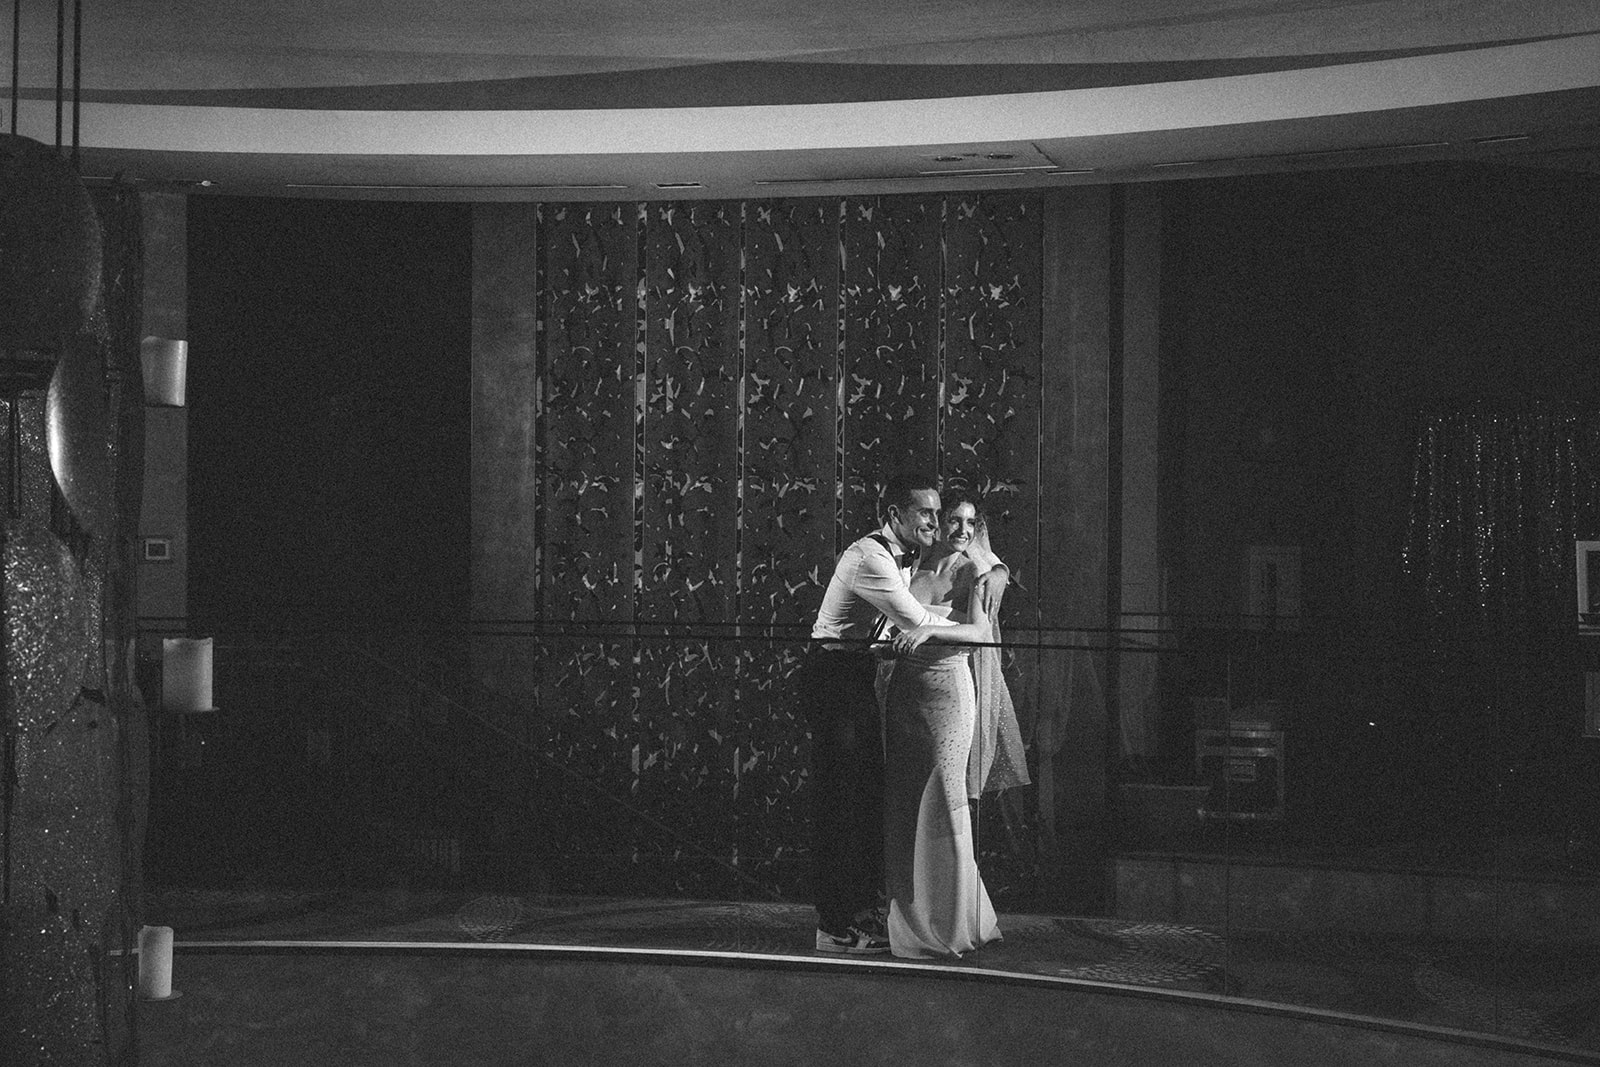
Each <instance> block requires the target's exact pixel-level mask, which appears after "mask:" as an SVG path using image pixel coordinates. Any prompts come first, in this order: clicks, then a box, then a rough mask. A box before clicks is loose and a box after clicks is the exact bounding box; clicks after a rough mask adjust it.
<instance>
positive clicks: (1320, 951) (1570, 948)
mask: <svg viewBox="0 0 1600 1067" xmlns="http://www.w3.org/2000/svg"><path fill="white" fill-rule="evenodd" d="M144 921H145V922H147V923H150V924H152V925H164V926H172V927H173V928H174V929H175V932H176V937H177V940H178V941H179V942H180V944H182V943H185V942H215V941H223V942H233V941H278V940H313V941H359V942H371V941H397V942H467V943H484V942H507V943H523V944H538V945H557V946H592V947H600V948H607V947H627V948H660V949H680V950H688V951H727V952H740V953H749V954H753V955H757V956H761V955H768V956H796V955H806V954H809V953H811V951H812V950H811V941H812V936H813V930H814V926H813V923H814V918H813V913H812V912H811V910H810V908H809V907H807V906H805V905H802V904H795V903H780V902H751V903H729V902H695V901H679V900H625V899H595V898H585V899H576V898H568V899H558V898H534V897H521V896H510V895H473V894H461V893H457V894H451V893H409V892H404V891H399V890H396V891H391V892H388V893H371V892H368V893H362V892H353V891H329V892H288V891H272V892H255V893H252V892H237V891H227V892H224V891H199V890H176V889H168V890H162V891H156V892H152V893H151V894H149V896H148V898H147V906H146V914H145V916H144ZM1001 928H1002V930H1003V931H1004V934H1005V938H1004V941H1003V942H1001V943H999V944H995V945H990V946H986V947H984V948H983V949H981V950H979V951H977V952H975V953H972V954H971V955H970V956H969V957H967V958H966V959H965V960H962V961H957V962H955V963H954V964H953V966H956V967H962V968H972V969H977V970H983V971H999V972H1010V973H1016V974H1027V975H1048V976H1056V977H1067V978H1081V979H1089V980H1094V981H1102V982H1110V983H1118V984H1127V985H1138V986H1147V987H1158V988H1163V989H1172V990H1185V991H1194V992H1202V993H1212V994H1221V995H1224V996H1228V997H1234V998H1242V999H1247V1000H1256V1001H1267V1002H1272V1003H1279V1004H1287V1005H1293V1006H1297V1007H1308V1008H1314V1009H1321V1010H1327V1011H1334V1012H1342V1013H1350V1014H1354V1015H1362V1016H1371V1017H1375V1018H1378V1019H1385V1020H1393V1021H1400V1022H1407V1023H1417V1024H1423V1025H1429V1026H1437V1027H1444V1028H1451V1029H1460V1030H1467V1031H1474V1032H1479V1033H1487V1034H1494V1035H1499V1036H1502V1037H1508V1038H1514V1039H1518V1040H1522V1041H1528V1042H1533V1043H1537V1044H1540V1045H1546V1046H1551V1047H1554V1048H1559V1049H1566V1050H1569V1051H1570V1052H1572V1053H1576V1054H1578V1055H1579V1057H1580V1058H1583V1059H1592V1061H1593V1062H1596V1063H1600V954H1597V953H1596V952H1595V951H1594V947H1593V946H1592V945H1588V944H1586V943H1581V942H1580V943H1560V944H1554V943H1546V944H1543V945H1509V944H1501V943H1496V942H1494V941H1492V940H1488V939H1485V940H1482V941H1475V940H1456V941H1449V942H1445V941H1439V940H1416V941H1408V940H1405V939H1403V938H1396V937H1392V936H1389V937H1376V936H1362V935H1354V934H1326V935H1321V934H1282V933H1280V934H1268V933H1250V932H1241V931H1238V930H1230V931H1227V934H1226V936H1224V932H1223V931H1221V930H1218V929H1214V928H1205V927H1200V926H1189V925H1183V924H1178V923H1165V922H1140V921H1132V920H1125V919H1110V918H1082V917H1071V916H1059V915H1041V914H1003V915H1002V916H1001ZM925 966H950V965H949V964H938V965H935V964H926V965H925Z"/></svg>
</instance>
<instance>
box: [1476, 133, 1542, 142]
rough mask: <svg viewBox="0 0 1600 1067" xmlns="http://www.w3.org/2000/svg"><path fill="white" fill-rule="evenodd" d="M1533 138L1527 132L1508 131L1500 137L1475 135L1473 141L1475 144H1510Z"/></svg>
mask: <svg viewBox="0 0 1600 1067" xmlns="http://www.w3.org/2000/svg"><path fill="white" fill-rule="evenodd" d="M1531 140H1533V138H1532V137H1530V136H1529V135H1528V134H1525V133H1508V134H1503V135H1501V136H1499V137H1474V138H1473V139H1472V143H1473V144H1510V143H1511V142H1513V141H1531Z"/></svg>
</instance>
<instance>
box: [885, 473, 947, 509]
mask: <svg viewBox="0 0 1600 1067" xmlns="http://www.w3.org/2000/svg"><path fill="white" fill-rule="evenodd" d="M920 489H932V490H933V491H934V492H936V493H937V492H938V491H939V479H938V477H937V476H935V475H933V474H932V473H930V472H928V471H925V470H915V469H907V470H902V471H897V472H895V474H894V476H893V477H891V478H890V479H889V484H888V485H886V486H884V487H883V507H882V511H883V513H884V514H885V515H888V514H889V509H890V508H891V507H895V506H899V507H901V508H904V507H905V506H906V505H907V504H909V503H911V494H912V493H915V492H917V491H918V490H920Z"/></svg>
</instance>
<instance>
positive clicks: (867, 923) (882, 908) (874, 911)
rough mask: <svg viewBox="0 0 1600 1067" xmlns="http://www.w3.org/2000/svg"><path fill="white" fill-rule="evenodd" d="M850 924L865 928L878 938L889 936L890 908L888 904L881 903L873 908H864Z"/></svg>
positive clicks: (860, 928) (859, 928)
mask: <svg viewBox="0 0 1600 1067" xmlns="http://www.w3.org/2000/svg"><path fill="white" fill-rule="evenodd" d="M850 925H851V926H854V927H855V928H856V929H858V930H865V931H866V932H867V933H869V934H871V935H872V936H873V937H876V938H887V937H888V936H889V908H888V905H885V904H879V905H877V906H875V907H871V908H863V909H861V910H860V911H858V912H857V913H856V917H855V918H854V919H851V920H850Z"/></svg>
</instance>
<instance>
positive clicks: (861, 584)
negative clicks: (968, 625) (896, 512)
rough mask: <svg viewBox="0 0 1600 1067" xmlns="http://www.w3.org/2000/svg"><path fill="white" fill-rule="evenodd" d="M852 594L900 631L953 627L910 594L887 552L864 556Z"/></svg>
mask: <svg viewBox="0 0 1600 1067" xmlns="http://www.w3.org/2000/svg"><path fill="white" fill-rule="evenodd" d="M855 592H856V595H858V596H860V597H861V599H863V600H865V601H866V602H867V603H869V604H871V605H872V606H873V607H875V608H877V609H878V610H879V611H881V612H883V614H884V615H885V616H887V617H888V619H889V621H890V622H892V623H894V625H895V626H897V627H899V628H900V629H901V630H915V629H916V628H917V627H918V626H923V625H932V626H954V625H955V624H954V623H952V622H951V621H950V620H949V619H941V618H940V617H939V616H937V615H935V614H933V613H932V612H930V611H929V610H928V609H927V607H926V606H925V605H923V604H922V603H920V602H919V601H918V600H917V598H916V597H914V596H912V595H911V590H910V588H908V587H907V586H906V580H905V578H904V577H903V576H902V575H901V573H900V568H898V567H896V566H895V565H894V560H893V558H891V557H890V555H889V553H888V552H868V553H866V555H865V556H864V557H863V558H862V560H861V569H860V570H858V571H857V572H856V581H855Z"/></svg>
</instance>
